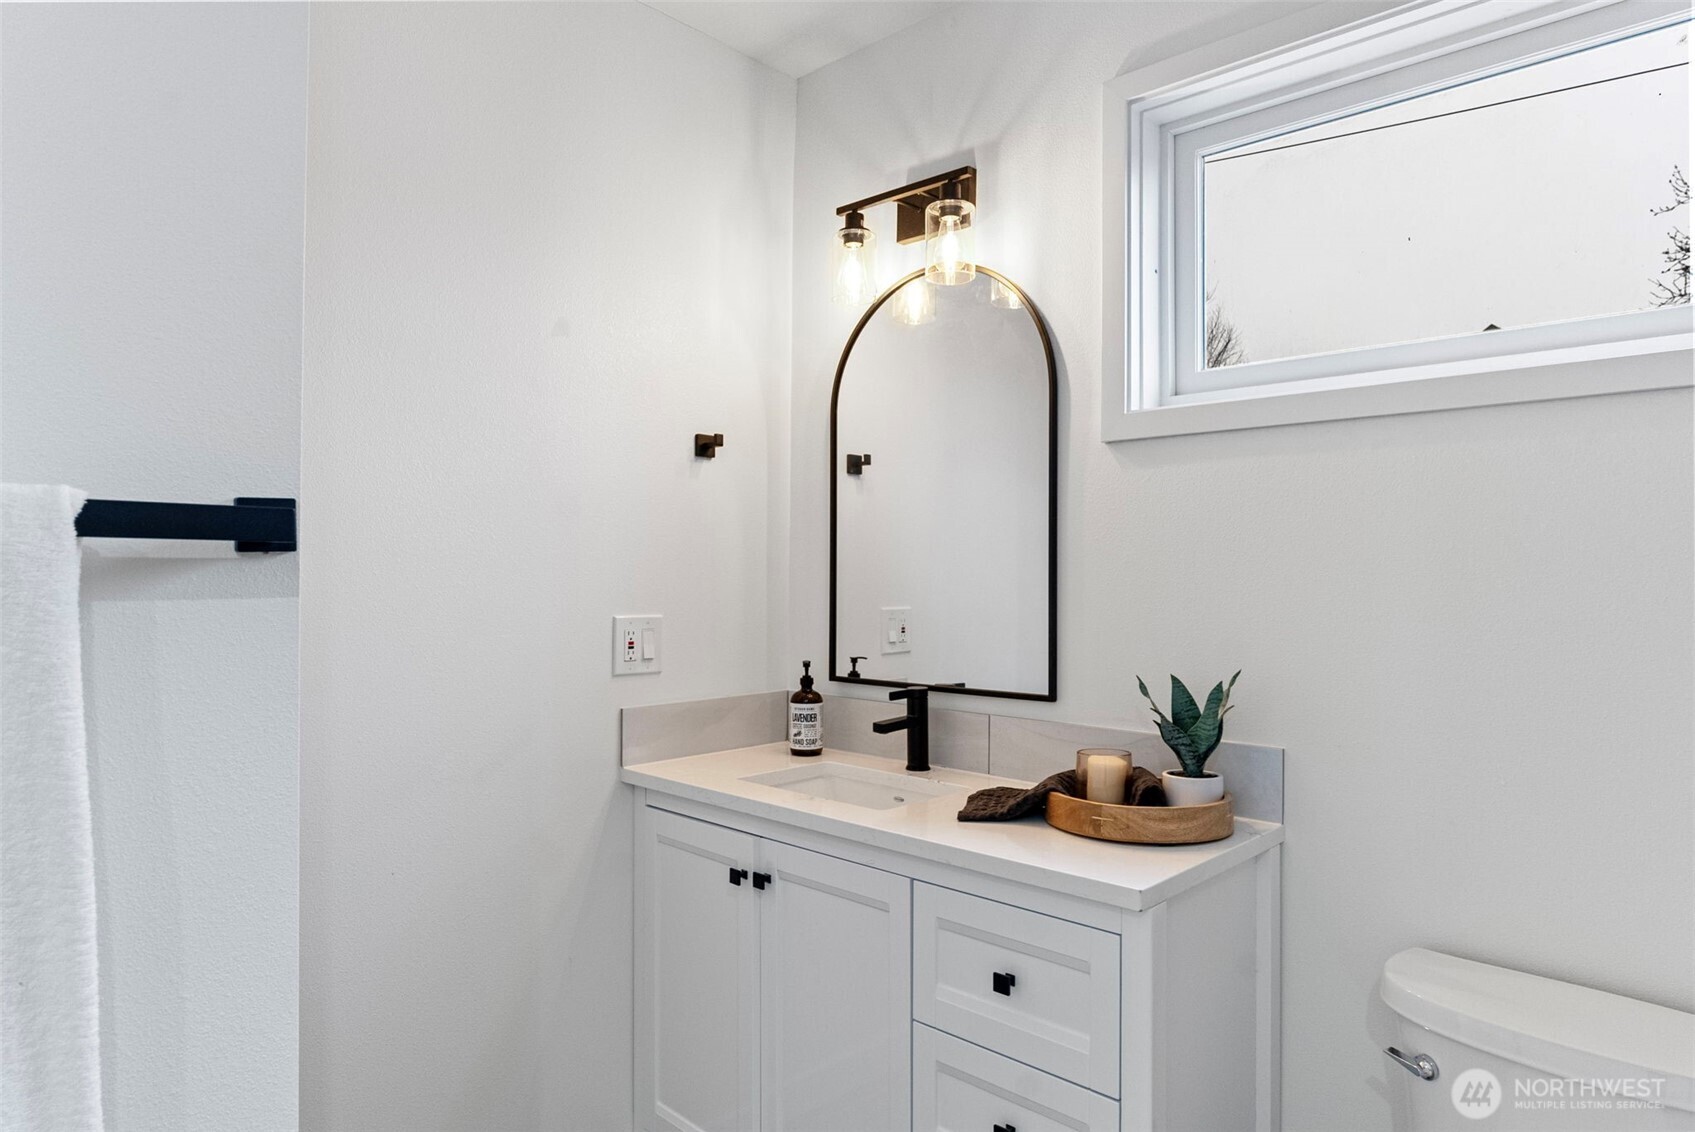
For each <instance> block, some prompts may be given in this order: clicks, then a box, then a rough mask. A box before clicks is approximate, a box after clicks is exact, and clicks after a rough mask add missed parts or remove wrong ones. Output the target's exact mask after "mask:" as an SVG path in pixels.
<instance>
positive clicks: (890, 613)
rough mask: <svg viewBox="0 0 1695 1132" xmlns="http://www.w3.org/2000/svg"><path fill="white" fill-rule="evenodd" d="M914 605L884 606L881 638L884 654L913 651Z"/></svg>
mask: <svg viewBox="0 0 1695 1132" xmlns="http://www.w3.org/2000/svg"><path fill="white" fill-rule="evenodd" d="M911 630H912V607H911V606H910V605H888V606H884V607H883V633H882V636H881V637H880V638H879V639H880V640H881V642H882V645H883V655H884V656H888V655H889V654H890V653H896V652H911V651H912V632H911Z"/></svg>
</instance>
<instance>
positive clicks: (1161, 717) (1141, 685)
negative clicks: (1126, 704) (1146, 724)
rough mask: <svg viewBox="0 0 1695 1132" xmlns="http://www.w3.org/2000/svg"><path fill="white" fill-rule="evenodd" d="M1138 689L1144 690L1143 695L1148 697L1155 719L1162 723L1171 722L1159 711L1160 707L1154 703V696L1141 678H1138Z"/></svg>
mask: <svg viewBox="0 0 1695 1132" xmlns="http://www.w3.org/2000/svg"><path fill="white" fill-rule="evenodd" d="M1136 687H1138V688H1140V689H1142V695H1143V696H1146V697H1147V701H1148V706H1149V707H1151V708H1153V709H1154V717H1155V718H1156V719H1158V720H1159V721H1160V722H1161V723H1166V722H1169V721H1168V720H1167V719H1166V718H1165V713H1164V712H1163V711H1160V710H1159V705H1158V704H1156V703H1154V698H1153V695H1152V694H1151V693H1150V692H1149V691H1148V686H1147V684H1145V683H1143V681H1142V678H1141V677H1140V676H1138V677H1136Z"/></svg>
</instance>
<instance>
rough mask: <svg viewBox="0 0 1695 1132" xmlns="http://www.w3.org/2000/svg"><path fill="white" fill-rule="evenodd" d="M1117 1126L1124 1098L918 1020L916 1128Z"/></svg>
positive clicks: (1059, 1131) (1017, 1130)
mask: <svg viewBox="0 0 1695 1132" xmlns="http://www.w3.org/2000/svg"><path fill="white" fill-rule="evenodd" d="M995 1128H998V1129H1002V1130H1003V1132H1004V1130H1006V1129H1012V1130H1013V1132H1117V1129H1118V1103H1117V1102H1116V1101H1113V1100H1109V1099H1108V1098H1106V1097H1103V1096H1101V1095H1100V1094H1099V1093H1091V1092H1090V1091H1089V1090H1087V1089H1083V1088H1079V1087H1078V1086H1076V1085H1073V1084H1071V1083H1070V1082H1068V1081H1061V1080H1060V1079H1059V1078H1058V1077H1053V1076H1050V1075H1049V1074H1046V1073H1043V1072H1042V1071H1041V1070H1039V1069H1032V1068H1030V1067H1029V1066H1028V1065H1020V1064H1019V1063H1018V1062H1016V1061H1012V1060H1011V1059H1009V1058H1005V1057H1001V1056H1000V1055H999V1054H995V1053H990V1052H989V1051H988V1050H986V1049H981V1048H979V1047H977V1046H974V1045H972V1044H971V1043H969V1042H962V1041H960V1040H959V1039H958V1038H955V1037H950V1036H948V1035H947V1034H943V1033H941V1032H939V1031H936V1030H932V1029H930V1027H928V1026H925V1025H922V1024H920V1023H916V1022H915V1023H913V1026H912V1132H943V1130H946V1129H971V1130H977V1129H981V1130H982V1132H990V1129H995Z"/></svg>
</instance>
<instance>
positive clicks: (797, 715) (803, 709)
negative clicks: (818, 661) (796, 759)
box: [789, 660, 824, 755]
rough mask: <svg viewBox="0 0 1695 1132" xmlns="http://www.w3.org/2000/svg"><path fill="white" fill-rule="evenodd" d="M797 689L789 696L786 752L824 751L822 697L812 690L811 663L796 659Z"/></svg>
mask: <svg viewBox="0 0 1695 1132" xmlns="http://www.w3.org/2000/svg"><path fill="white" fill-rule="evenodd" d="M800 667H801V674H800V691H798V692H796V693H795V694H794V695H792V696H790V697H789V754H791V755H821V754H823V753H824V697H823V696H821V695H819V694H818V693H817V692H814V691H813V690H812V662H811V661H810V660H803V661H801V662H800Z"/></svg>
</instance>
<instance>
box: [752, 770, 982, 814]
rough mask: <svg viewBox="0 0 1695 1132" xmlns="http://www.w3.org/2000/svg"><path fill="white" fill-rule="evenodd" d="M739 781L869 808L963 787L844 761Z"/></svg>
mask: <svg viewBox="0 0 1695 1132" xmlns="http://www.w3.org/2000/svg"><path fill="white" fill-rule="evenodd" d="M742 781H743V782H757V783H759V784H760V785H762V786H775V787H776V788H777V789H779V790H792V791H794V792H795V793H796V794H805V795H806V796H807V797H809V798H823V799H825V800H826V801H830V802H846V803H848V804H849V805H852V806H864V807H865V808H866V809H870V810H892V809H894V808H895V807H896V806H904V805H906V804H907V803H909V802H919V801H924V800H926V799H929V798H940V797H942V796H944V795H947V794H957V793H959V792H961V791H962V790H964V789H965V787H963V786H955V785H953V784H952V783H949V782H932V781H929V780H928V779H923V778H916V777H914V776H912V775H907V774H890V773H889V772H888V771H882V770H871V769H869V768H867V767H862V766H849V765H848V764H846V763H819V764H818V765H817V766H792V767H787V768H785V769H783V770H772V771H766V772H765V773H764V774H750V775H748V776H747V777H746V778H744V779H742Z"/></svg>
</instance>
